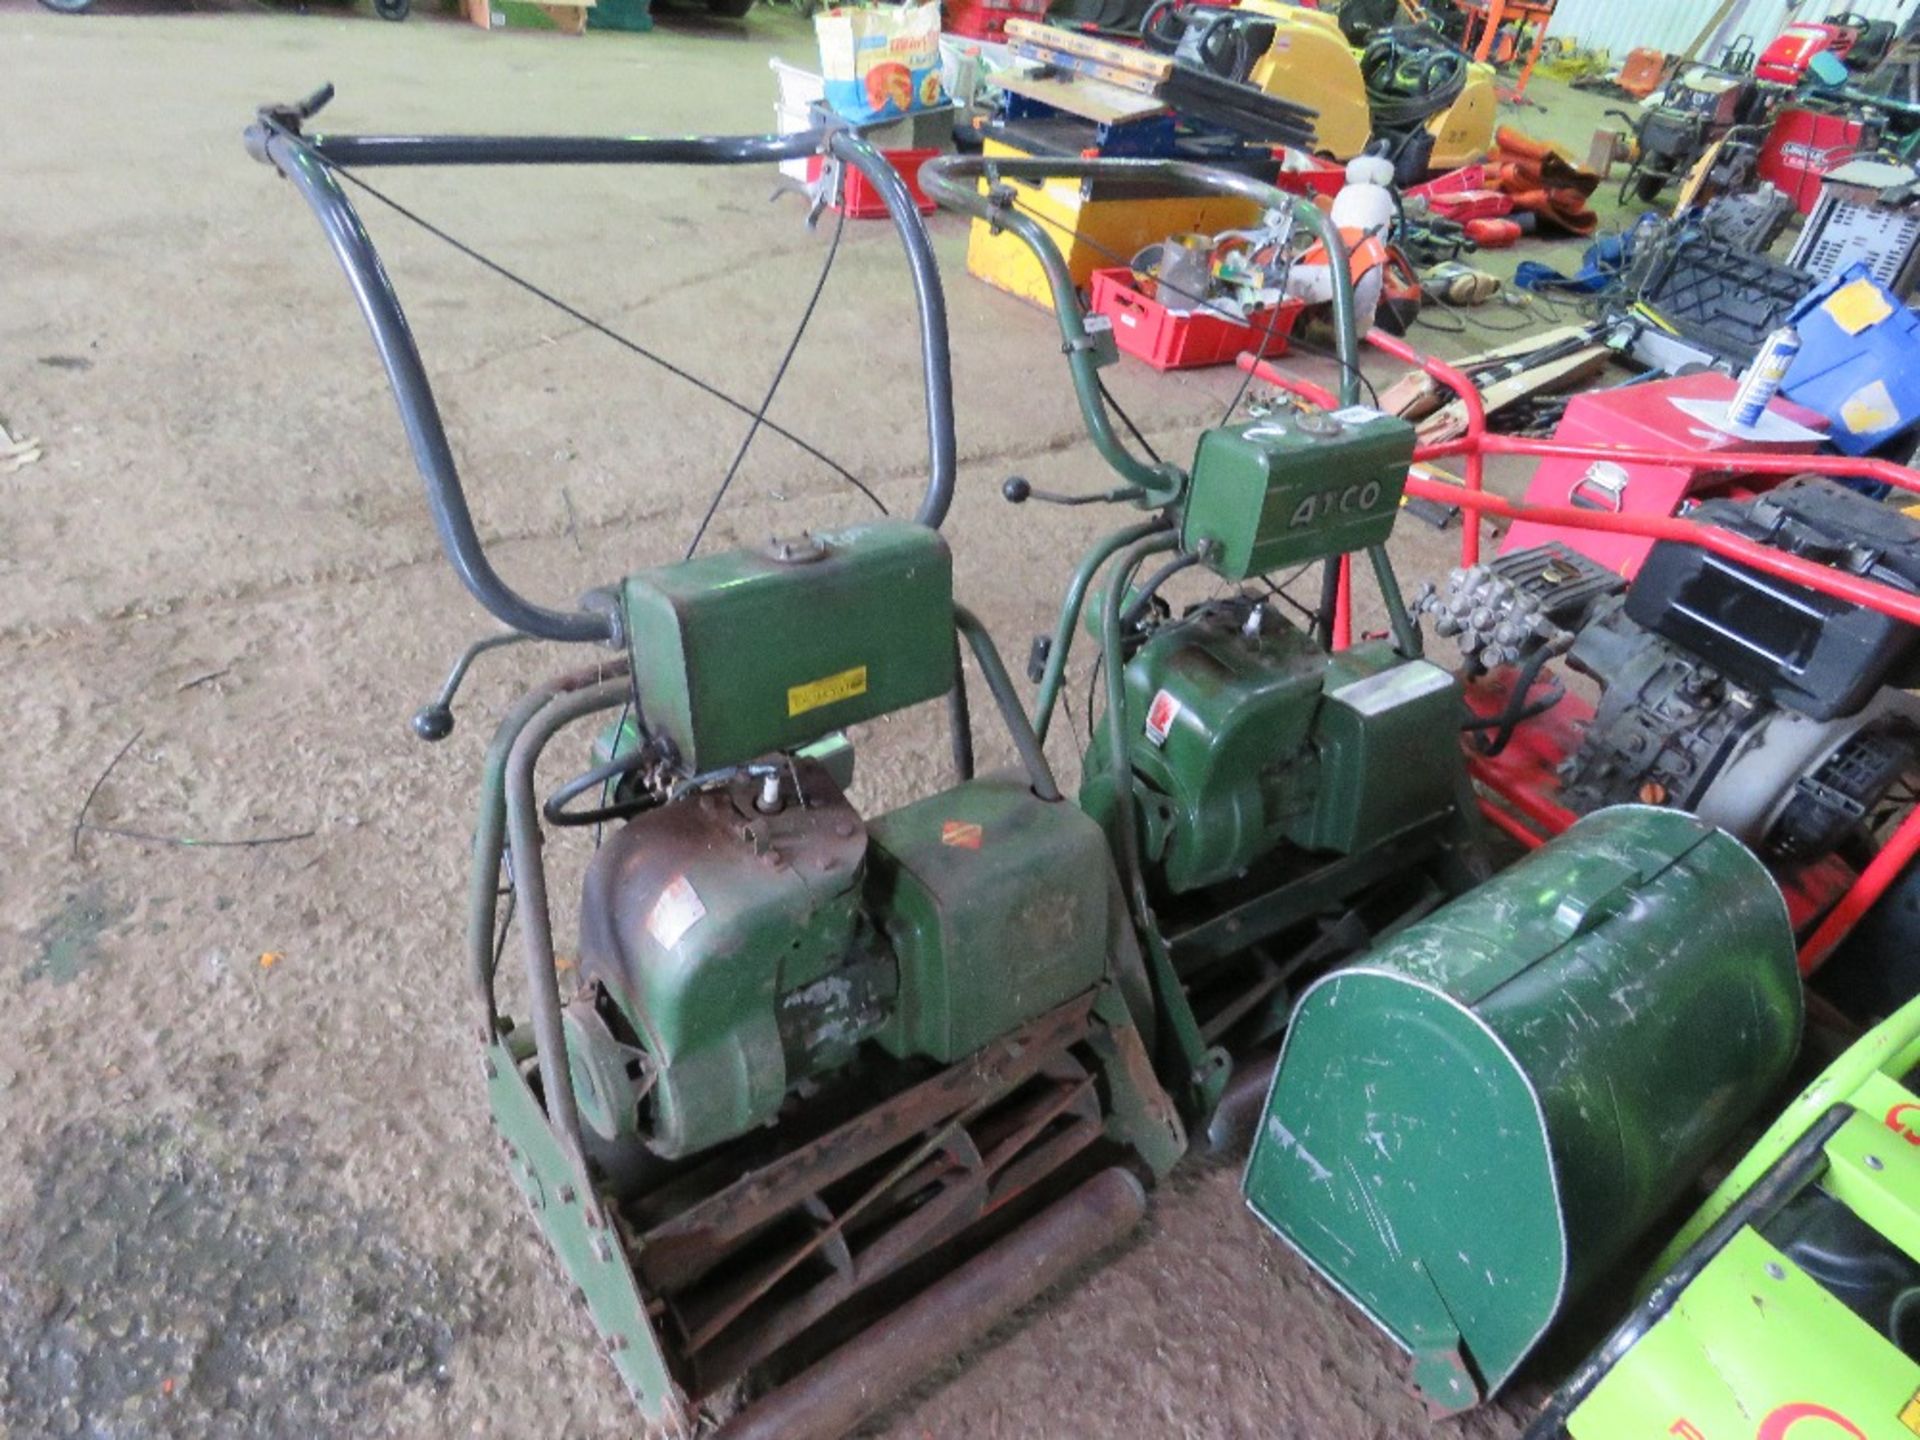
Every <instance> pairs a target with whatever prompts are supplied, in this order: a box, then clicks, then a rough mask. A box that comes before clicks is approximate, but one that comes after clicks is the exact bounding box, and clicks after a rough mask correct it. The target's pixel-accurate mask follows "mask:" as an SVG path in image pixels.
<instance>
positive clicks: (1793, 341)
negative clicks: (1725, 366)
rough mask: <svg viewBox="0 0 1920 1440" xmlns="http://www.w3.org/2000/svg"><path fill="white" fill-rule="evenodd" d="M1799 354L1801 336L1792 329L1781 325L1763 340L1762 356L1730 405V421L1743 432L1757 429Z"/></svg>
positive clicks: (1758, 356)
mask: <svg viewBox="0 0 1920 1440" xmlns="http://www.w3.org/2000/svg"><path fill="white" fill-rule="evenodd" d="M1799 353H1800V332H1799V331H1798V330H1795V329H1794V328H1793V326H1791V325H1782V326H1781V327H1780V328H1779V329H1778V330H1776V331H1774V332H1773V333H1772V334H1771V335H1769V336H1767V338H1766V339H1765V340H1762V341H1761V342H1760V351H1759V353H1758V354H1756V355H1755V356H1754V357H1753V363H1752V364H1751V365H1749V366H1748V367H1747V371H1746V374H1744V375H1742V376H1741V377H1740V384H1739V385H1738V387H1736V388H1735V390H1734V392H1733V398H1732V399H1731V400H1729V401H1728V402H1727V419H1729V420H1731V421H1732V422H1733V423H1734V424H1735V425H1738V426H1740V427H1741V428H1742V429H1746V428H1748V427H1750V426H1754V425H1758V424H1759V423H1760V417H1761V416H1762V415H1764V414H1766V413H1767V402H1768V401H1770V400H1772V399H1773V397H1774V396H1775V395H1777V394H1779V393H1780V382H1781V381H1782V380H1784V379H1786V378H1787V369H1788V367H1789V366H1791V365H1792V364H1793V357H1794V356H1796V355H1798V354H1799Z"/></svg>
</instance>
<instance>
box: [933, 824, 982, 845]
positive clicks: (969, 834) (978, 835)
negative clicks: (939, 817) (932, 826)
mask: <svg viewBox="0 0 1920 1440" xmlns="http://www.w3.org/2000/svg"><path fill="white" fill-rule="evenodd" d="M985 838H986V832H985V831H984V830H982V829H981V828H980V827H979V826H978V825H976V824H974V823H973V822H972V821H971V820H949V821H947V822H946V823H945V824H944V825H942V826H941V827H940V843H941V844H942V845H952V846H955V847H956V848H958V849H961V850H978V849H979V848H980V842H981V841H982V840H983V839H985Z"/></svg>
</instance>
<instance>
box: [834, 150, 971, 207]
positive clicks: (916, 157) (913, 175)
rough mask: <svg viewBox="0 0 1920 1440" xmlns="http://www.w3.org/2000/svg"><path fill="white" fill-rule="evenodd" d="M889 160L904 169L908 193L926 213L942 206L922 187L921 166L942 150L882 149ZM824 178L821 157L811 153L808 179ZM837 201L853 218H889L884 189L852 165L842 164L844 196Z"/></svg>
mask: <svg viewBox="0 0 1920 1440" xmlns="http://www.w3.org/2000/svg"><path fill="white" fill-rule="evenodd" d="M880 153H881V154H882V155H884V156H886V159H887V163H888V164H889V165H891V166H893V168H894V169H896V170H898V171H899V172H900V178H901V179H902V180H905V181H906V182H907V193H908V194H910V195H912V196H913V203H914V204H916V205H918V206H919V207H920V213H921V214H922V215H931V214H933V212H934V211H935V210H936V209H937V208H938V207H937V206H936V205H935V204H934V203H933V201H931V200H929V199H928V198H927V196H926V192H925V191H923V190H922V189H921V188H920V167H921V166H922V165H924V164H926V163H927V161H929V160H931V159H933V157H934V156H936V155H938V154H939V153H940V152H939V151H938V150H882V151H881V152H880ZM819 178H820V157H819V156H818V155H814V156H811V157H810V158H809V159H808V160H807V181H808V183H809V184H811V183H812V182H813V181H816V180H818V179H819ZM832 203H833V208H834V209H836V210H844V211H846V214H847V218H848V219H849V220H884V219H886V218H887V202H886V201H884V200H882V199H881V198H880V192H879V191H878V190H875V189H874V188H873V186H871V185H869V184H868V183H867V177H866V176H864V175H862V174H861V173H860V172H859V171H858V170H856V169H854V168H853V167H852V166H851V165H842V166H841V167H840V195H839V198H838V199H837V200H835V201H833V202H832Z"/></svg>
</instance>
